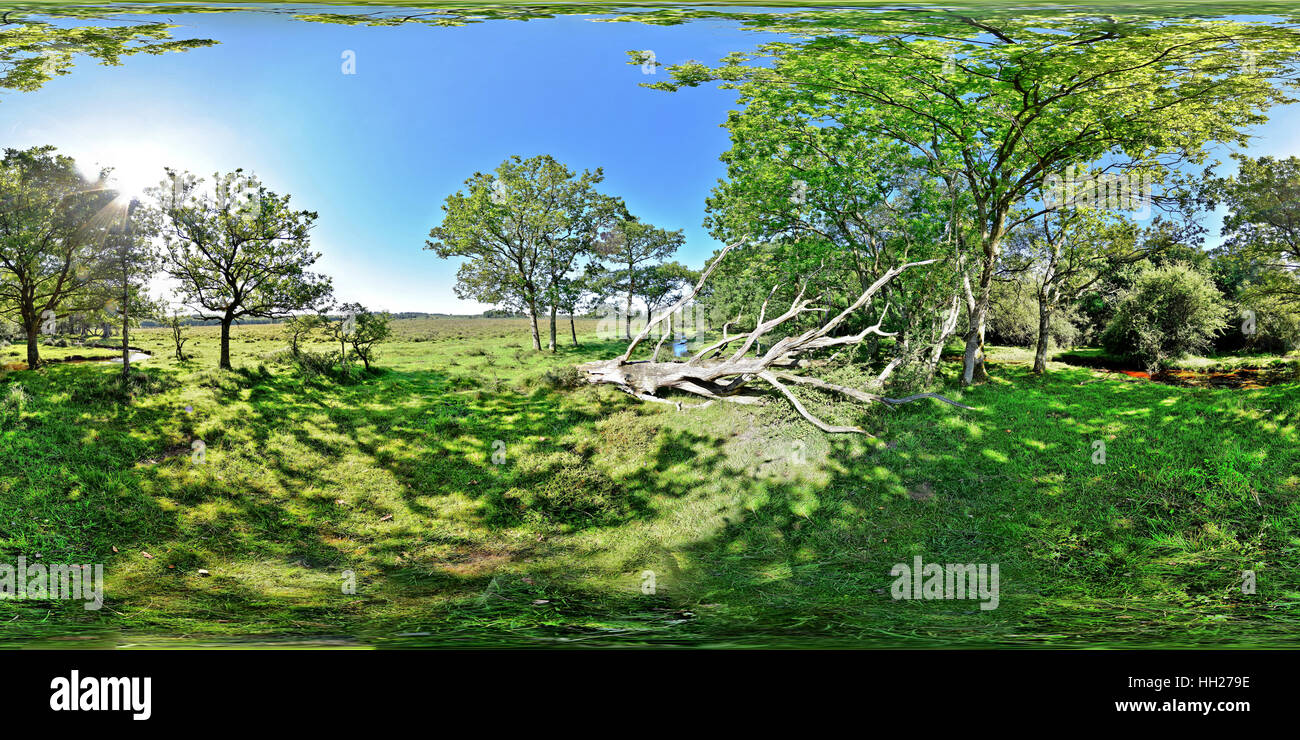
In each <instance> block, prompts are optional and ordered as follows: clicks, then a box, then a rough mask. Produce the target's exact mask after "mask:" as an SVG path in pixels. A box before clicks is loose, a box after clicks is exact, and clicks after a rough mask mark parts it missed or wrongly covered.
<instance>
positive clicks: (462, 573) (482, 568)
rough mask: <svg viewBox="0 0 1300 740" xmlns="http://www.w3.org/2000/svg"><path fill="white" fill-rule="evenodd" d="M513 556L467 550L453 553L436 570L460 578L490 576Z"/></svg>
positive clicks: (495, 552)
mask: <svg viewBox="0 0 1300 740" xmlns="http://www.w3.org/2000/svg"><path fill="white" fill-rule="evenodd" d="M514 559H515V558H514V554H513V553H509V552H501V551H497V550H483V549H469V550H463V551H460V552H456V553H453V554H452V555H451V556H450V558H449V559H448V560H447V561H446V562H443V563H439V564H438V569H439V570H441V571H443V572H444V573H449V574H451V575H454V576H459V577H461V578H473V577H477V576H485V575H490V574H491V573H494V572H496V571H497V570H498V569H500V568H501V567H502V566H504V565H506V564H507V563H510V562H513V561H514Z"/></svg>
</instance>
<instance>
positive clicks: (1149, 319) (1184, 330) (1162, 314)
mask: <svg viewBox="0 0 1300 740" xmlns="http://www.w3.org/2000/svg"><path fill="white" fill-rule="evenodd" d="M1227 316H1228V307H1227V306H1226V305H1225V303H1224V300H1223V295H1222V294H1221V293H1220V292H1219V290H1218V289H1217V288H1215V287H1214V284H1213V283H1211V282H1210V279H1209V277H1207V276H1206V275H1204V274H1202V273H1200V272H1197V271H1196V270H1195V269H1193V268H1192V267H1190V266H1189V265H1186V264H1177V263H1176V264H1170V265H1165V266H1164V267H1156V268H1151V269H1148V270H1145V271H1143V272H1142V273H1140V274H1139V275H1138V276H1137V280H1136V281H1135V282H1134V283H1133V287H1132V289H1131V290H1129V291H1128V293H1127V294H1125V295H1124V297H1123V299H1121V301H1120V304H1119V307H1118V308H1117V310H1116V311H1115V317H1114V318H1113V319H1111V322H1110V324H1109V325H1108V326H1107V327H1106V331H1105V332H1104V333H1103V334H1102V337H1101V341H1102V345H1103V346H1105V348H1106V350H1107V351H1109V352H1111V353H1112V354H1116V355H1123V356H1126V357H1131V358H1134V359H1137V360H1140V361H1141V362H1143V363H1144V364H1145V365H1146V366H1147V368H1148V369H1150V370H1156V369H1159V368H1160V367H1162V366H1164V365H1166V364H1167V363H1168V362H1169V361H1170V360H1176V359H1179V358H1181V357H1185V356H1187V355H1189V354H1197V353H1201V352H1204V351H1205V350H1207V349H1209V347H1210V345H1211V344H1212V342H1213V340H1214V338H1215V337H1216V336H1217V335H1219V334H1220V333H1222V332H1223V330H1224V329H1225V328H1226V319H1227Z"/></svg>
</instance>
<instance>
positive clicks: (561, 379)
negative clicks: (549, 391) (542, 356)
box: [542, 365, 587, 389]
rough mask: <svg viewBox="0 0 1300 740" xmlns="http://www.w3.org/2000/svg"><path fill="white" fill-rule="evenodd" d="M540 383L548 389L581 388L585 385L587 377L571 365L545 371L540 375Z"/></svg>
mask: <svg viewBox="0 0 1300 740" xmlns="http://www.w3.org/2000/svg"><path fill="white" fill-rule="evenodd" d="M542 383H543V384H545V385H546V386H547V387H549V388H555V389H560V388H581V387H582V386H584V385H586V384H587V376H586V375H585V374H583V372H582V371H581V370H579V369H578V368H577V367H575V366H573V365H569V366H568V367H562V368H558V369H554V370H547V371H546V372H545V373H544V374H543V375H542Z"/></svg>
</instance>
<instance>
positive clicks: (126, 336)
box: [122, 259, 131, 383]
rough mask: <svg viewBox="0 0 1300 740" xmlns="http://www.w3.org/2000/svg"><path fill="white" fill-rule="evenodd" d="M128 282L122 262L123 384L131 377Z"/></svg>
mask: <svg viewBox="0 0 1300 740" xmlns="http://www.w3.org/2000/svg"><path fill="white" fill-rule="evenodd" d="M129 285H130V284H129V283H128V282H127V274H126V260H125V259H124V260H122V382H123V383H126V381H127V378H129V377H130V376H131V349H130V347H128V346H127V345H128V344H129V343H130V339H131V338H130V325H129V323H128V322H129V321H130V316H129V314H128V312H127V299H128V298H129V297H130V287H129Z"/></svg>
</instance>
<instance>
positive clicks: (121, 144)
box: [79, 141, 185, 200]
mask: <svg viewBox="0 0 1300 740" xmlns="http://www.w3.org/2000/svg"><path fill="white" fill-rule="evenodd" d="M79 161H82V160H80V159H79ZM85 161H86V167H85V169H86V172H85V174H86V175H87V176H88V177H92V178H93V177H97V176H98V175H99V171H100V170H101V169H108V168H111V171H110V172H109V174H108V184H107V185H108V187H109V188H110V189H112V190H116V191H117V194H118V199H120V200H130V199H132V198H140V197H141V196H143V195H144V193H145V190H147V189H149V188H154V187H158V184H159V183H160V182H162V180H163V178H164V177H166V172H165V169H164V168H166V167H169V166H171V167H175V166H177V164H178V163H180V162H184V161H185V160H184V158H183V157H180V156H178V153H177V152H174V151H172V150H170V149H168V148H164V147H162V146H158V145H157V144H154V143H151V142H145V141H118V142H112V143H109V144H107V145H104V146H101V147H98V148H97V149H96V151H95V152H94V156H92V157H90V158H88V159H87V160H85Z"/></svg>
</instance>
